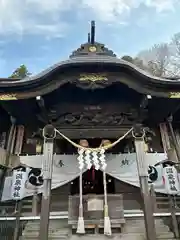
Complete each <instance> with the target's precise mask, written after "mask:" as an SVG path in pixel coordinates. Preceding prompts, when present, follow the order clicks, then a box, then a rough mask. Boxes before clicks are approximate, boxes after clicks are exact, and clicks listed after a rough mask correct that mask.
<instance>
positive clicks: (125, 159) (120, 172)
mask: <svg viewBox="0 0 180 240" xmlns="http://www.w3.org/2000/svg"><path fill="white" fill-rule="evenodd" d="M53 158H54V159H53V174H52V189H55V188H58V187H60V186H62V185H64V184H66V183H68V182H70V181H72V180H74V179H75V178H76V177H78V176H79V166H78V161H77V155H54V157H53ZM43 159H44V157H43V155H37V156H21V157H20V161H21V163H22V164H23V165H26V166H28V167H30V168H40V169H41V167H42V161H43ZM165 159H166V154H164V153H148V154H146V161H147V165H148V169H147V171H148V174H149V183H152V182H154V183H153V184H154V186H155V191H157V192H161V193H166V190H165V186H164V183H163V178H162V175H163V168H162V166H161V165H159V166H157V167H154V165H155V164H157V163H159V162H161V161H163V160H165ZM106 162H107V169H106V172H107V174H109V175H111V176H112V177H114V178H116V179H118V180H120V181H123V182H126V183H128V184H131V185H134V186H137V187H139V177H138V172H137V164H136V154H135V153H130V154H117V155H115V154H107V155H106ZM84 171H86V169H85V170H84ZM11 185H12V177H7V178H6V181H5V186H4V191H3V195H2V201H5V200H10V199H11V195H10V193H9V187H11ZM37 189H38V191H39V192H42V186H41V187H38V188H37ZM33 191H34V190H32V189H27V188H26V196H30V195H32V194H33Z"/></svg>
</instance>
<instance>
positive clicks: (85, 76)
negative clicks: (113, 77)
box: [79, 73, 108, 82]
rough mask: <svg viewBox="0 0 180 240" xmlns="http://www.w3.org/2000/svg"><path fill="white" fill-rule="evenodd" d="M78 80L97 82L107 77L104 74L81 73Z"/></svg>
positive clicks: (105, 79)
mask: <svg viewBox="0 0 180 240" xmlns="http://www.w3.org/2000/svg"><path fill="white" fill-rule="evenodd" d="M79 81H82V82H85V81H91V82H97V81H108V78H107V77H106V75H105V74H96V73H91V74H81V75H80V77H79Z"/></svg>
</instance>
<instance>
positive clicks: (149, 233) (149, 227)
mask: <svg viewBox="0 0 180 240" xmlns="http://www.w3.org/2000/svg"><path fill="white" fill-rule="evenodd" d="M133 136H134V141H135V149H136V161H137V168H138V174H139V182H140V189H141V194H142V198H143V205H144V208H143V212H144V221H145V228H146V238H147V240H156V231H155V223H154V216H153V211H152V204H151V197H150V191H149V185H148V166H147V163H146V157H145V152H144V137H145V132H144V131H143V128H142V126H141V125H140V124H137V125H136V126H135V127H134V129H133Z"/></svg>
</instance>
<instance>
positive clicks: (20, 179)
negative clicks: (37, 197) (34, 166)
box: [11, 171, 28, 201]
mask: <svg viewBox="0 0 180 240" xmlns="http://www.w3.org/2000/svg"><path fill="white" fill-rule="evenodd" d="M27 174H28V173H27V172H21V171H13V175H12V185H11V198H12V199H13V200H16V201H17V200H20V199H22V198H24V197H25V187H24V186H25V184H26V181H27Z"/></svg>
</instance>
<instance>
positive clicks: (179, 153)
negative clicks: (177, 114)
mask: <svg viewBox="0 0 180 240" xmlns="http://www.w3.org/2000/svg"><path fill="white" fill-rule="evenodd" d="M172 121H173V117H172V116H171V117H169V118H168V120H167V122H168V126H169V130H170V134H171V138H172V144H173V146H174V149H175V151H176V155H177V158H178V162H180V146H179V144H178V141H177V139H176V136H175V133H174V129H173V126H172Z"/></svg>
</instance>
